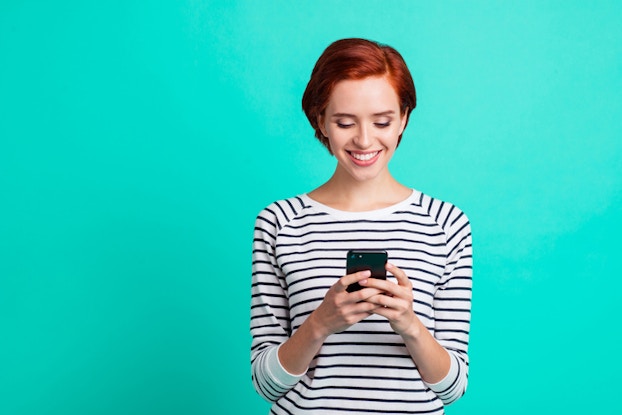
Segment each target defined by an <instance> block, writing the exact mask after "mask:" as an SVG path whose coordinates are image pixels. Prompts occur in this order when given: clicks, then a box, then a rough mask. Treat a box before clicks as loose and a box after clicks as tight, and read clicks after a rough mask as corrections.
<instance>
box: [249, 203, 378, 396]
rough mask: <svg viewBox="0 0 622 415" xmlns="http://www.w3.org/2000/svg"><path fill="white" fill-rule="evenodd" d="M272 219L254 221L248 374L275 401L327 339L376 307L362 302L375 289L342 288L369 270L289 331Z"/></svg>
mask: <svg viewBox="0 0 622 415" xmlns="http://www.w3.org/2000/svg"><path fill="white" fill-rule="evenodd" d="M276 223H277V221H276V218H273V217H271V215H269V214H268V213H267V212H266V211H264V212H262V214H260V216H259V217H258V218H257V221H256V225H255V238H254V243H253V284H252V304H251V335H252V337H253V341H252V346H251V370H252V379H253V384H254V386H255V389H256V390H257V392H258V393H259V394H260V395H261V396H262V397H264V398H265V399H266V400H268V401H272V402H274V401H276V400H277V399H279V398H280V397H281V396H283V395H284V394H285V393H287V391H289V390H290V389H291V388H292V387H294V386H295V385H296V383H297V382H298V381H299V380H300V378H301V377H302V375H304V373H305V372H306V371H307V368H308V366H309V364H310V363H311V361H312V359H313V358H314V357H315V355H316V354H317V352H318V351H319V349H320V348H321V347H322V344H323V343H324V341H325V340H326V338H327V337H328V336H329V335H330V334H332V333H337V332H340V331H342V330H344V329H345V328H347V327H349V326H350V325H352V324H354V323H356V322H358V321H360V320H362V319H363V318H365V317H367V316H369V315H370V313H371V312H373V310H374V309H375V308H376V307H377V306H375V305H373V304H371V303H367V302H364V301H362V300H364V299H366V298H368V297H370V296H373V295H376V294H377V293H378V291H377V290H374V289H366V290H360V291H357V292H355V293H348V292H346V287H347V286H348V285H349V284H351V283H353V282H356V281H360V280H362V279H366V278H367V277H368V276H369V272H368V271H362V272H359V273H355V274H351V275H346V276H344V277H342V278H340V279H339V280H338V281H337V282H336V283H335V284H334V285H333V286H332V287H331V288H330V289H329V290H328V292H327V293H326V295H325V297H324V300H323V301H322V303H321V304H320V306H319V307H318V308H317V309H316V310H315V311H314V312H313V313H311V314H310V315H309V317H308V318H307V319H306V320H305V321H304V323H303V324H302V325H301V326H300V327H299V328H298V329H297V330H295V331H294V332H293V333H292V329H291V324H290V317H289V303H288V296H287V292H286V283H285V276H284V275H283V272H282V271H281V270H280V268H279V265H278V263H277V261H276V252H275V246H276V233H277V230H276V229H277V225H276Z"/></svg>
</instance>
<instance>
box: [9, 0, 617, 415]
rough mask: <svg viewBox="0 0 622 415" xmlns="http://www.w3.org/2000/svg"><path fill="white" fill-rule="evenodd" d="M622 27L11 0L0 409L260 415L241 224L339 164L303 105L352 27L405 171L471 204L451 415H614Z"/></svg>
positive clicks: (420, 185) (478, 15) (378, 6)
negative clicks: (405, 114)
mask: <svg viewBox="0 0 622 415" xmlns="http://www.w3.org/2000/svg"><path fill="white" fill-rule="evenodd" d="M621 21H622V3H621V2H618V1H596V2H569V1H526V2H523V1H520V2H519V1H513V2H495V1H468V2H466V1H465V2H462V1H450V2H431V1H430V2H415V1H391V2H380V1H343V2H330V1H321V2H300V3H299V2H286V1H270V2H263V1H257V2H255V1H246V2H242V1H238V2H233V1H198V0H196V1H169V2H166V1H142V2H141V1H128V0H126V1H107V2H89V1H82V2H78V1H62V2H43V1H40V2H35V1H4V2H2V4H1V5H0V413H2V414H12V415H25V414H40V415H43V414H50V415H51V414H54V415H56V414H63V415H77V414H111V413H114V414H216V413H217V414H265V413H267V409H268V405H267V404H266V403H264V402H263V401H262V400H261V398H260V397H259V396H258V395H256V393H255V392H254V390H253V387H252V385H251V382H250V370H249V362H248V361H249V351H248V348H249V344H250V336H249V333H248V315H249V311H248V306H249V301H250V300H249V287H250V253H251V251H250V247H251V238H252V228H253V222H254V219H255V215H256V214H257V213H258V211H259V210H260V209H261V208H263V207H264V206H265V205H267V204H268V203H270V202H272V201H273V200H275V199H279V198H284V197H288V196H292V195H295V194H299V193H303V192H305V191H309V190H311V189H312V188H314V187H316V186H318V185H319V184H321V183H322V182H323V181H324V180H326V179H327V178H328V177H329V176H330V174H331V173H332V169H333V168H334V161H333V159H332V158H331V157H330V156H329V155H328V153H327V152H326V151H325V150H324V149H323V148H322V147H321V146H320V145H319V144H318V143H317V142H316V140H315V139H314V138H313V131H312V130H311V128H310V127H309V125H308V123H307V121H306V119H305V117H304V114H303V113H302V111H301V108H300V99H301V96H302V92H303V90H304V87H305V85H306V82H307V80H308V77H309V74H310V72H311V69H312V67H313V64H314V62H315V60H316V59H317V58H318V57H319V55H320V54H321V52H322V51H323V49H324V48H325V47H326V46H327V45H328V44H329V43H330V42H332V41H334V40H336V39H338V38H342V37H351V36H358V37H366V38H371V39H375V40H379V41H382V42H385V43H388V44H390V45H392V46H394V47H396V48H397V49H398V50H399V51H400V52H401V53H402V54H403V56H404V58H405V59H406V61H407V63H408V64H409V66H410V68H411V71H412V73H413V76H414V79H415V84H416V86H417V92H418V98H419V105H418V107H417V109H416V110H415V111H414V113H413V115H412V119H411V122H410V125H409V126H408V128H407V130H406V133H405V135H404V140H403V142H402V144H401V146H400V148H399V150H398V152H397V154H396V156H395V159H394V161H393V163H392V170H393V172H394V174H395V175H396V176H397V177H398V179H399V180H401V181H402V182H403V183H405V184H407V185H410V186H413V187H415V188H417V189H419V190H422V191H424V192H426V193H428V194H431V195H433V196H436V197H439V198H442V199H445V200H449V201H451V202H454V203H456V204H457V205H458V206H460V207H461V208H462V209H463V210H465V211H466V212H467V214H468V215H469V217H470V219H471V222H472V227H473V233H474V244H475V255H476V256H475V267H474V271H475V272H474V297H473V301H474V302H473V321H472V336H471V349H470V356H471V372H470V385H469V391H468V392H467V394H466V395H465V397H463V398H462V399H461V400H460V401H458V402H457V403H455V404H454V405H452V406H450V407H449V408H448V410H447V412H448V413H449V414H481V413H493V412H492V411H494V413H504V414H523V413H525V412H527V411H528V412H529V413H531V414H545V413H560V414H570V413H577V414H586V413H601V412H603V413H619V412H622V404H621V403H620V400H619V399H618V398H617V396H618V394H619V391H618V389H619V385H620V379H619V374H620V372H621V371H622V364H621V363H620V359H619V358H618V354H619V353H618V352H616V350H619V342H620V338H621V335H622V330H621V326H622V325H621V324H620V321H619V316H620V315H621V314H620V311H619V304H620V301H621V300H622V298H621V295H620V289H621V288H622V286H621V282H620V281H621V278H620V277H621V275H620V267H619V265H618V262H617V260H618V259H619V256H620V253H619V249H620V242H619V238H620V236H619V233H620V230H621V225H622V215H621V213H622V211H621V208H620V204H621V202H622V192H621V188H622V187H621V185H622V173H621V172H622V140H621V133H622V121H621V120H622V117H621V115H620V114H622V100H621V99H620V91H621V90H622V25H621V24H620V22H621ZM484 411H485V412H484Z"/></svg>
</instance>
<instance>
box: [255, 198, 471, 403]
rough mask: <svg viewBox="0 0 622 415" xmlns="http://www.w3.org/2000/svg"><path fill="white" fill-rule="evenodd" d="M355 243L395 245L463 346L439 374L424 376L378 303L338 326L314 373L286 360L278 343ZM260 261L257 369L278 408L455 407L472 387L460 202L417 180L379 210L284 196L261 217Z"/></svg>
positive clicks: (441, 334) (447, 339) (313, 304)
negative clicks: (288, 366) (297, 370)
mask: <svg viewBox="0 0 622 415" xmlns="http://www.w3.org/2000/svg"><path fill="white" fill-rule="evenodd" d="M350 249H382V250H385V251H387V252H388V254H389V261H390V262H391V263H393V264H395V265H396V266H398V267H399V268H401V269H402V270H404V271H405V272H406V274H407V275H408V277H409V279H410V280H411V282H412V284H413V294H414V300H413V309H414V311H415V313H416V315H417V316H418V317H419V319H420V320H421V322H422V323H423V324H424V325H425V326H426V327H427V329H428V330H429V331H430V332H431V333H432V335H434V337H435V338H436V339H437V341H438V342H439V343H440V344H441V345H442V346H443V347H444V348H445V349H446V350H447V351H448V353H449V355H450V358H451V368H450V371H449V373H448V375H447V376H446V377H445V378H444V379H443V380H441V381H440V382H439V383H436V384H428V383H426V382H424V381H423V380H422V379H421V375H420V374H419V372H418V370H417V366H416V365H415V363H414V361H413V360H412V358H411V356H410V355H409V353H408V351H407V349H406V346H405V345H404V341H403V340H402V338H401V337H400V336H399V335H398V334H396V333H395V332H394V331H393V330H392V329H391V327H390V325H389V323H388V321H387V320H386V319H385V318H384V317H381V316H378V315H375V314H374V315H371V316H370V317H368V318H366V319H364V320H362V321H361V322H359V323H357V324H354V325H353V326H350V327H349V328H348V329H346V330H345V331H343V332H341V333H337V334H333V335H330V336H329V337H328V338H327V339H326V341H325V342H324V344H323V346H322V348H321V349H320V351H319V352H318V354H317V355H316V356H315V357H314V359H313V360H312V362H311V364H310V366H309V369H308V370H307V372H306V373H305V374H304V375H302V376H295V375H292V374H290V373H288V372H287V371H286V370H285V369H284V368H283V367H282V366H281V364H280V362H279V360H278V354H277V352H278V347H279V346H280V345H281V344H282V343H283V342H285V341H286V340H287V339H288V338H289V337H290V336H291V335H292V333H293V332H295V331H296V329H298V328H299V327H300V325H301V324H302V323H303V322H304V321H305V319H306V318H307V317H308V316H309V314H310V313H311V312H313V310H315V309H316V308H317V307H318V306H319V304H320V303H321V302H322V300H323V298H324V295H325V294H326V291H327V290H328V289H329V288H330V287H331V286H332V285H333V284H334V283H335V282H336V281H337V280H338V279H339V278H341V277H342V276H343V275H345V266H346V253H347V251H348V250H350ZM252 266H253V268H252V270H253V280H252V289H251V291H252V299H251V335H252V344H251V372H252V380H253V384H254V386H255V388H256V390H257V392H258V393H259V394H260V395H261V396H263V397H264V398H265V399H266V400H268V401H270V402H273V405H272V408H271V413H272V414H296V415H298V414H346V413H347V414H353V413H376V414H389V415H396V414H443V413H444V409H443V408H444V404H449V403H451V402H453V401H455V400H456V399H458V398H459V397H460V396H462V395H463V394H464V392H465V390H466V385H467V376H468V356H467V348H468V341H469V325H470V317H471V274H472V248H471V229H470V224H469V221H468V219H467V217H466V215H465V214H464V213H463V212H462V211H460V210H459V209H458V208H457V207H455V206H453V205H452V204H450V203H446V202H442V201H440V200H438V199H433V198H431V197H429V196H427V195H425V194H423V193H421V192H419V191H417V190H413V192H412V194H411V196H410V197H409V198H408V199H406V200H404V201H403V202H400V203H398V204H396V205H393V206H390V207H388V208H384V209H379V210H374V211H369V212H345V211H339V210H336V209H332V208H330V207H328V206H325V205H322V204H320V203H318V202H316V201H314V200H312V199H311V198H309V197H308V196H307V195H306V194H305V195H300V196H297V197H293V198H290V199H287V200H281V201H277V202H275V203H273V204H271V205H270V206H268V207H267V208H265V209H264V210H263V211H261V212H260V214H259V215H258V217H257V220H256V224H255V230H254V242H253V264H252ZM388 279H389V280H393V281H395V279H394V278H393V277H392V276H391V275H389V276H388Z"/></svg>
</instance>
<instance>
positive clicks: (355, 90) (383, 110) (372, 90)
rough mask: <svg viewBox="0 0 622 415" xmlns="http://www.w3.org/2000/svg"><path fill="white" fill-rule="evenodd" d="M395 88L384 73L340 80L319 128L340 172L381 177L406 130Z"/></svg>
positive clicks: (365, 177)
mask: <svg viewBox="0 0 622 415" xmlns="http://www.w3.org/2000/svg"><path fill="white" fill-rule="evenodd" d="M405 114H406V113H404V114H402V113H401V112H400V103H399V98H398V96H397V94H396V93H395V90H394V89H393V87H392V86H391V84H390V83H389V82H388V80H387V78H386V77H384V76H379V77H368V78H363V79H361V80H345V81H340V82H338V83H337V84H336V85H335V87H334V89H333V92H332V95H331V96H330V100H329V102H328V106H327V107H326V110H325V112H324V115H323V116H320V118H319V124H320V130H321V131H322V133H323V134H324V135H325V136H326V137H328V143H329V146H330V150H331V151H332V153H333V154H334V155H335V157H336V158H337V162H338V166H337V170H338V172H339V173H347V174H348V175H349V176H351V178H353V179H354V180H356V181H367V180H373V179H376V178H379V177H380V178H381V177H383V176H384V175H385V174H388V163H389V160H391V157H392V156H393V153H394V152H395V148H396V147H397V143H398V138H399V136H400V134H402V132H403V131H404V127H405V124H406V115H405Z"/></svg>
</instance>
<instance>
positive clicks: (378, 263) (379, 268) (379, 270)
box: [346, 249, 387, 293]
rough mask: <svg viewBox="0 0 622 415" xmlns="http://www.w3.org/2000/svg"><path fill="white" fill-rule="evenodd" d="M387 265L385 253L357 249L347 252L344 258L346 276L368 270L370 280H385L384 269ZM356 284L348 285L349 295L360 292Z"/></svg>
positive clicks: (359, 287)
mask: <svg viewBox="0 0 622 415" xmlns="http://www.w3.org/2000/svg"><path fill="white" fill-rule="evenodd" d="M386 263H387V251H379V250H367V249H359V250H352V251H348V256H347V257H346V274H353V273H355V272H359V271H365V270H370V271H371V277H372V278H380V279H382V280H386V279H387V271H386V269H385V268H384V267H385V265H386ZM361 288H363V287H361V285H360V284H359V283H358V282H355V283H354V284H350V285H348V288H346V291H348V292H349V293H351V292H353V291H358V290H360V289H361Z"/></svg>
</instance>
